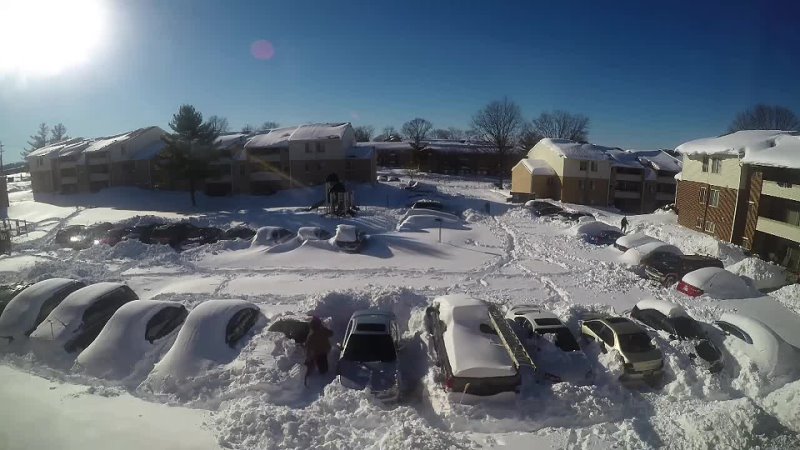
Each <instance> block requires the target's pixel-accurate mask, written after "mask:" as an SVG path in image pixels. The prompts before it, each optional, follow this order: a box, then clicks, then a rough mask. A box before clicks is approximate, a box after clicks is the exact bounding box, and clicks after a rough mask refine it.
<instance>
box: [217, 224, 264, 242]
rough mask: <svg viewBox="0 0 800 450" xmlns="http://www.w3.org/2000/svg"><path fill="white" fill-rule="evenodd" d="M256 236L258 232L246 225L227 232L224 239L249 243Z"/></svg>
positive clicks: (232, 228) (229, 229) (223, 236)
mask: <svg viewBox="0 0 800 450" xmlns="http://www.w3.org/2000/svg"><path fill="white" fill-rule="evenodd" d="M255 235H256V230H254V229H252V228H250V227H247V226H244V225H237V226H235V227H231V228H228V229H227V230H225V233H223V235H222V239H225V240H229V241H232V240H234V239H243V240H245V241H249V240H250V239H253V236H255Z"/></svg>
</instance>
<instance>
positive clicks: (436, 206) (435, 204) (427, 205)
mask: <svg viewBox="0 0 800 450" xmlns="http://www.w3.org/2000/svg"><path fill="white" fill-rule="evenodd" d="M411 209H432V210H434V211H444V205H443V204H442V202H440V201H439V200H431V199H420V200H417V201H415V202H414V204H412V205H411Z"/></svg>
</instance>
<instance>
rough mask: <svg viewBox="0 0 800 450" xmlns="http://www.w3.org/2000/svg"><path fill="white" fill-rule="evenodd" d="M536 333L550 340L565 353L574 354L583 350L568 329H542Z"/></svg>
mask: <svg viewBox="0 0 800 450" xmlns="http://www.w3.org/2000/svg"><path fill="white" fill-rule="evenodd" d="M536 332H537V333H538V334H540V335H541V336H543V337H545V338H547V339H550V340H551V341H552V342H553V343H554V344H556V346H557V347H558V348H560V349H561V350H564V351H565V352H574V351H577V350H580V349H581V347H580V346H579V345H578V341H576V340H575V336H573V335H572V332H571V331H569V328H567V327H559V328H544V329H542V328H540V329H538V330H536Z"/></svg>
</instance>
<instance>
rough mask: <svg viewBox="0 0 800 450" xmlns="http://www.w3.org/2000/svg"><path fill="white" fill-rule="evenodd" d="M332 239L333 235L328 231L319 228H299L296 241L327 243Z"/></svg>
mask: <svg viewBox="0 0 800 450" xmlns="http://www.w3.org/2000/svg"><path fill="white" fill-rule="evenodd" d="M332 237H333V234H331V232H330V231H328V230H326V229H324V228H321V227H300V228H299V229H298V230H297V239H298V240H299V241H300V242H305V241H327V240H328V239H330V238H332Z"/></svg>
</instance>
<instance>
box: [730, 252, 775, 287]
mask: <svg viewBox="0 0 800 450" xmlns="http://www.w3.org/2000/svg"><path fill="white" fill-rule="evenodd" d="M726 269H727V270H729V271H731V272H733V273H735V274H737V275H740V276H741V275H744V276H746V277H749V278H750V279H752V280H753V281H754V282H755V285H756V287H757V288H758V289H774V288H778V287H781V286H783V285H784V284H786V270H785V269H784V268H783V267H781V266H778V265H776V264H772V263H769V262H767V261H764V260H763V259H760V258H755V257H751V258H746V259H743V260H741V261H739V262H738V263H735V264H732V265H730V266H728V267H726Z"/></svg>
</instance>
